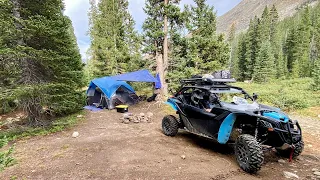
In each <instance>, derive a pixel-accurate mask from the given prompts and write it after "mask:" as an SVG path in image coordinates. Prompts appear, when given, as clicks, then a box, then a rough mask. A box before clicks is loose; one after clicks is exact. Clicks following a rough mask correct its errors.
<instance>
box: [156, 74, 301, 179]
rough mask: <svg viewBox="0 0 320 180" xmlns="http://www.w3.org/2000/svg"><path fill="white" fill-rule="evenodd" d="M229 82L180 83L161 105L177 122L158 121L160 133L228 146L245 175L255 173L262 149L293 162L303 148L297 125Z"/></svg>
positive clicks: (168, 116) (197, 79)
mask: <svg viewBox="0 0 320 180" xmlns="http://www.w3.org/2000/svg"><path fill="white" fill-rule="evenodd" d="M232 82H235V80H234V79H215V78H193V79H185V80H181V84H182V86H181V88H180V90H179V91H178V92H177V93H176V94H175V95H174V96H173V97H171V98H169V99H168V101H167V104H169V105H170V106H171V107H172V108H173V109H174V110H175V111H176V114H177V115H178V116H173V115H167V116H165V117H164V118H163V120H162V130H163V133H164V134H165V135H167V136H175V135H176V134H177V133H178V129H184V130H186V131H188V132H190V133H193V134H196V135H199V136H203V137H206V138H209V139H213V140H216V141H217V142H218V143H220V144H230V145H233V146H234V150H235V155H236V159H237V162H238V164H239V166H240V167H241V168H242V169H243V170H244V171H246V172H248V173H256V172H257V171H259V170H260V169H261V166H262V163H263V161H264V154H263V149H265V148H275V149H276V150H277V152H278V154H279V155H282V156H285V157H288V158H290V159H292V158H295V157H297V156H299V155H300V154H301V152H302V151H303V147H304V143H303V141H302V134H301V128H300V126H299V123H298V122H297V121H295V120H292V119H290V118H289V117H288V115H286V114H285V113H284V112H282V111H281V110H280V109H278V108H274V107H270V106H267V105H263V104H259V103H257V101H256V100H257V95H256V94H253V96H250V95H249V94H248V93H247V92H246V91H244V90H243V89H242V88H240V87H235V86H231V85H230V83H232ZM232 96H233V97H232ZM241 96H242V97H241ZM223 99H226V100H225V101H224V100H223ZM228 99H229V101H228Z"/></svg>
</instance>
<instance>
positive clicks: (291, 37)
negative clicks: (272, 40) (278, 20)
mask: <svg viewBox="0 0 320 180" xmlns="http://www.w3.org/2000/svg"><path fill="white" fill-rule="evenodd" d="M284 51H285V55H286V57H285V58H286V61H287V68H288V72H289V74H290V76H291V77H298V70H297V64H298V59H299V51H298V32H297V30H296V29H295V28H292V29H289V32H288V35H287V39H286V43H285V50H284Z"/></svg>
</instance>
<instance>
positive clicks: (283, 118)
mask: <svg viewBox="0 0 320 180" xmlns="http://www.w3.org/2000/svg"><path fill="white" fill-rule="evenodd" d="M262 115H263V116H265V117H270V118H273V119H276V120H279V121H282V122H285V123H287V122H288V121H289V117H288V116H287V115H285V114H283V113H280V112H264V113H263V114H262Z"/></svg>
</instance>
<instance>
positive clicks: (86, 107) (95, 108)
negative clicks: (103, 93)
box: [83, 106, 102, 112]
mask: <svg viewBox="0 0 320 180" xmlns="http://www.w3.org/2000/svg"><path fill="white" fill-rule="evenodd" d="M83 109H87V110H90V111H93V112H95V111H101V110H102V109H100V108H97V107H96V106H85V107H83Z"/></svg>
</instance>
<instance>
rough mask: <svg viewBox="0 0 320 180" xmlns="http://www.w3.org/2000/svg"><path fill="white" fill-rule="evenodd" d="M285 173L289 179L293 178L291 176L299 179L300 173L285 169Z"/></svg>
mask: <svg viewBox="0 0 320 180" xmlns="http://www.w3.org/2000/svg"><path fill="white" fill-rule="evenodd" d="M283 175H284V177H286V178H288V179H291V178H296V179H299V176H298V175H296V174H294V173H291V172H287V171H283Z"/></svg>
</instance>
